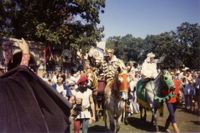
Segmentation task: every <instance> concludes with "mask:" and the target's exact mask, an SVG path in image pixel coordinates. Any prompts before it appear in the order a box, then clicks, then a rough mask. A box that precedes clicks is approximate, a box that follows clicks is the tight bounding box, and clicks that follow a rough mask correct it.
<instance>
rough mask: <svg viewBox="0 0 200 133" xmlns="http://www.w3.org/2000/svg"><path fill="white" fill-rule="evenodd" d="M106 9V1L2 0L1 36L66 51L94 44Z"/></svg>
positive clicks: (101, 35) (98, 37) (100, 36)
mask: <svg viewBox="0 0 200 133" xmlns="http://www.w3.org/2000/svg"><path fill="white" fill-rule="evenodd" d="M104 7H105V0H32V1H29V0H2V1H0V33H1V36H8V37H16V38H21V37H24V38H26V39H29V40H36V41H41V42H45V43H48V44H58V45H57V46H60V47H61V44H62V47H67V48H69V47H72V48H80V46H88V45H95V43H96V41H99V40H101V38H102V37H103V34H102V32H103V27H98V24H99V23H100V19H99V14H100V13H103V12H104V11H103V8H104Z"/></svg>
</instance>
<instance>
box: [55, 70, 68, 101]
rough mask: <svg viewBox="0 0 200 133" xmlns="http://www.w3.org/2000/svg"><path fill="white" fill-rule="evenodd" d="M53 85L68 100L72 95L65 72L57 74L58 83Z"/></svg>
mask: <svg viewBox="0 0 200 133" xmlns="http://www.w3.org/2000/svg"><path fill="white" fill-rule="evenodd" d="M52 87H53V89H55V90H56V91H57V92H58V93H60V94H61V95H62V96H63V97H65V98H67V100H68V99H69V98H70V97H71V90H70V88H69V87H68V86H67V84H66V83H65V75H64V74H58V75H57V83H55V84H53V85H52Z"/></svg>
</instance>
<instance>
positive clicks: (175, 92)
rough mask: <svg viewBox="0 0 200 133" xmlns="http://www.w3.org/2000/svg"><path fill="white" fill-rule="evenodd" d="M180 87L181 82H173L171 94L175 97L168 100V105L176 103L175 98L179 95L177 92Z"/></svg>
mask: <svg viewBox="0 0 200 133" xmlns="http://www.w3.org/2000/svg"><path fill="white" fill-rule="evenodd" d="M180 86H181V82H180V81H179V80H177V79H175V80H174V87H175V89H174V91H173V94H174V95H175V96H174V97H172V98H170V99H169V100H168V101H167V102H168V103H175V102H177V97H178V94H179V90H180Z"/></svg>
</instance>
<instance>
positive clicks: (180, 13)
mask: <svg viewBox="0 0 200 133" xmlns="http://www.w3.org/2000/svg"><path fill="white" fill-rule="evenodd" d="M104 11H105V13H104V14H101V15H100V20H101V23H100V26H104V28H105V29H104V34H105V38H104V40H105V39H107V38H108V37H110V36H124V35H126V34H132V35H133V36H135V37H142V38H145V37H146V35H156V34H159V33H162V32H166V31H171V30H174V31H175V30H176V27H177V26H180V25H181V23H183V22H186V21H187V22H189V23H199V24H200V0H106V7H105V9H104Z"/></svg>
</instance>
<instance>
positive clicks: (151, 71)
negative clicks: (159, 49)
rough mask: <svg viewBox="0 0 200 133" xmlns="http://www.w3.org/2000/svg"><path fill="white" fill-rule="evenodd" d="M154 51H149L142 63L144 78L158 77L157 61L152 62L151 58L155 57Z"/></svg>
mask: <svg viewBox="0 0 200 133" xmlns="http://www.w3.org/2000/svg"><path fill="white" fill-rule="evenodd" d="M154 56H155V55H154V54H153V53H149V54H148V55H147V58H146V59H145V61H144V63H143V64H142V70H141V74H142V75H143V76H144V78H156V77H157V75H158V71H157V64H156V62H152V63H151V62H150V58H151V57H154Z"/></svg>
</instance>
